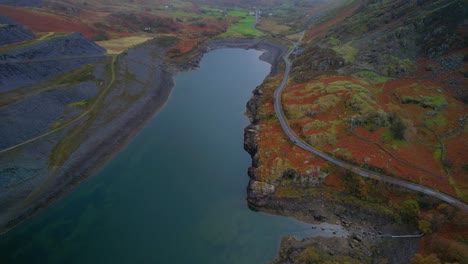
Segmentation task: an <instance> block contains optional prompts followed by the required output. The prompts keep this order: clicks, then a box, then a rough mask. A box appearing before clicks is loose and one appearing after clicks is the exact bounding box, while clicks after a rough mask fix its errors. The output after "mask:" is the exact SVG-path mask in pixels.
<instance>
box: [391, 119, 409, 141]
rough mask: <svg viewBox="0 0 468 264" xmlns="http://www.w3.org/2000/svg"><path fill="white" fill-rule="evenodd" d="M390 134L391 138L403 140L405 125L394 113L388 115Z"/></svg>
mask: <svg viewBox="0 0 468 264" xmlns="http://www.w3.org/2000/svg"><path fill="white" fill-rule="evenodd" d="M390 124H391V125H390V132H391V133H392V136H393V138H395V139H400V140H404V139H405V132H406V128H407V125H406V123H405V122H404V121H403V120H402V119H401V118H400V116H398V115H397V114H396V113H392V114H391V115H390Z"/></svg>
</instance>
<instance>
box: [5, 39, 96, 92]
mask: <svg viewBox="0 0 468 264" xmlns="http://www.w3.org/2000/svg"><path fill="white" fill-rule="evenodd" d="M104 53H105V50H104V49H103V48H101V47H99V46H98V45H96V44H95V43H93V42H91V41H89V40H88V39H86V38H85V37H84V36H83V35H81V34H80V33H71V34H64V35H51V36H49V37H46V38H44V39H37V40H35V41H32V42H27V43H22V44H19V45H15V46H4V47H3V48H1V49H0V63H1V65H2V67H1V68H0V92H8V91H12V90H15V89H17V88H20V87H22V86H25V85H28V84H32V83H35V82H39V81H42V80H46V79H49V78H52V77H55V76H57V75H59V74H63V73H65V72H68V71H70V70H73V69H75V68H77V67H80V66H83V65H85V64H88V63H93V62H96V61H98V60H100V59H101V58H102V56H103V55H104Z"/></svg>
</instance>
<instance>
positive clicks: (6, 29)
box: [0, 16, 34, 46]
mask: <svg viewBox="0 0 468 264" xmlns="http://www.w3.org/2000/svg"><path fill="white" fill-rule="evenodd" d="M33 38H34V34H33V33H31V32H29V31H28V30H27V29H25V28H24V27H23V26H22V25H20V24H18V23H16V22H15V21H13V20H12V19H10V18H8V17H5V16H0V46H4V45H9V44H14V43H17V42H22V41H26V40H30V39H33Z"/></svg>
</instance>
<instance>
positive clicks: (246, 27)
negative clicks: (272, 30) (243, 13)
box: [220, 16, 264, 38]
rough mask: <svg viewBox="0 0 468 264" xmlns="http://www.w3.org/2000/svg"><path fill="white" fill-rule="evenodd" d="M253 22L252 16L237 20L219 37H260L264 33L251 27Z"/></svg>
mask: <svg viewBox="0 0 468 264" xmlns="http://www.w3.org/2000/svg"><path fill="white" fill-rule="evenodd" d="M254 23H255V17H254V16H248V17H245V18H242V19H241V20H239V22H238V23H237V24H235V25H233V26H231V27H230V28H228V30H227V31H226V32H225V33H223V34H221V35H220V37H222V38H226V37H231V38H232V37H261V36H264V34H263V33H262V32H260V31H258V30H256V29H253V28H252V25H253V24H254Z"/></svg>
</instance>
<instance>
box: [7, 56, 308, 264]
mask: <svg viewBox="0 0 468 264" xmlns="http://www.w3.org/2000/svg"><path fill="white" fill-rule="evenodd" d="M260 55H261V52H259V51H255V50H242V49H220V50H214V51H211V52H209V53H208V54H206V55H205V56H204V57H203V59H202V61H201V65H200V69H198V70H196V71H192V72H185V73H180V74H178V75H177V76H176V78H175V82H176V85H175V87H174V89H173V91H172V94H171V97H170V99H169V101H168V102H167V104H166V105H165V107H164V108H163V109H162V110H161V111H160V112H159V113H157V114H156V115H155V116H154V117H153V118H152V119H151V120H150V121H149V122H148V124H147V125H146V127H145V128H144V129H143V130H142V131H141V132H140V133H139V134H138V135H137V136H136V137H135V138H134V139H132V141H131V142H130V144H129V145H128V146H126V147H125V148H124V149H123V150H122V151H121V152H120V153H118V154H117V155H116V156H115V157H114V158H113V159H112V160H111V161H109V162H108V163H107V164H106V165H105V166H104V167H103V168H102V169H101V170H100V171H99V172H98V173H97V174H96V175H95V176H93V177H91V178H90V179H88V180H86V181H85V182H83V183H82V184H80V185H79V186H78V187H77V188H76V189H75V190H74V191H72V192H71V193H69V194H68V195H66V196H65V197H64V198H63V199H61V200H60V201H58V202H56V203H54V204H53V205H51V206H50V207H48V208H47V209H45V210H42V211H41V212H40V213H39V214H37V215H36V216H34V217H32V218H31V219H29V220H27V221H26V222H24V223H22V224H20V225H18V226H17V227H15V228H14V229H13V230H11V231H10V232H8V233H7V234H5V235H3V236H1V237H0V262H1V263H10V262H11V263H39V262H40V263H205V264H206V263H243V264H247V263H265V262H268V261H269V260H272V259H273V258H275V256H276V254H277V250H278V246H279V242H280V239H281V237H282V236H283V235H286V234H293V235H298V236H303V235H310V234H312V232H316V231H313V230H312V229H311V227H310V225H306V224H304V223H301V222H299V221H296V220H294V219H291V218H286V217H280V216H272V215H267V214H263V213H259V212H254V211H251V210H249V209H248V207H247V203H246V200H245V198H246V186H247V183H248V176H247V168H248V167H249V166H250V163H251V160H250V156H249V155H248V153H247V152H245V151H244V149H243V129H244V127H245V126H247V125H248V122H249V121H248V118H247V117H246V116H245V115H244V112H245V110H246V103H247V101H248V100H249V98H250V97H251V95H252V93H251V92H252V90H253V89H254V88H255V87H256V86H257V85H259V84H260V83H261V82H262V81H263V79H264V78H265V76H266V75H267V74H268V72H269V70H270V65H269V64H268V63H266V62H263V61H260V60H259V58H258V57H259V56H260Z"/></svg>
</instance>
